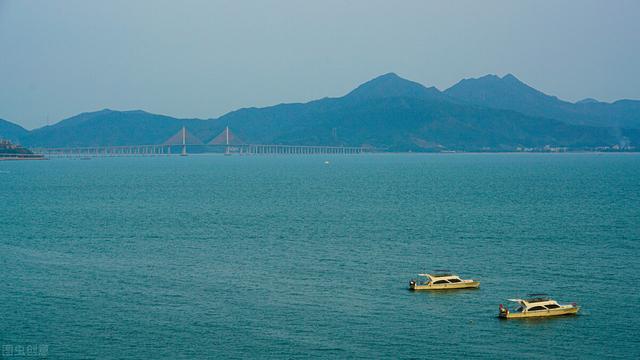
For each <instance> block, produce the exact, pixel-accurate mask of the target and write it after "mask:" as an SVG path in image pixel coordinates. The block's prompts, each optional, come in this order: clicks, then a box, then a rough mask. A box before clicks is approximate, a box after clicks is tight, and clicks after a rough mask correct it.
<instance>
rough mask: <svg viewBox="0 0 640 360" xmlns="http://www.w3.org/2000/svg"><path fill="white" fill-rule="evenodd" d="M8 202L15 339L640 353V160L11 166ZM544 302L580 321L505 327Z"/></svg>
mask: <svg viewBox="0 0 640 360" xmlns="http://www.w3.org/2000/svg"><path fill="white" fill-rule="evenodd" d="M326 159H329V160H330V161H331V163H330V164H329V165H326V164H324V160H326ZM0 203H1V204H2V206H0V236H1V238H0V267H1V270H0V274H1V279H2V289H1V291H0V344H1V345H3V351H8V350H9V349H12V350H16V349H17V347H18V346H24V347H26V346H28V345H32V344H34V345H40V346H41V348H42V345H46V350H47V355H48V357H49V358H55V359H58V358H60V359H62V358H64V359H67V358H70V359H84V358H101V359H104V358H128V359H159V358H168V359H193V358H264V357H275V358H297V357H308V356H314V357H321V358H336V357H339V358H343V357H348V358H412V357H413V358H416V357H417V358H507V357H509V358H538V359H547V358H582V359H585V358H638V357H640V339H639V338H638V334H639V333H640V325H639V324H638V322H639V321H640V313H638V312H637V309H636V308H637V307H638V305H640V295H639V293H640V292H639V291H638V284H639V282H640V261H639V260H638V255H640V155H634V154H560V155H558V154H555V155H551V154H461V155H455V154H452V155H367V156H352V157H351V156H343V157H339V156H338V157H321V156H318V157H316V156H310V157H223V156H191V157H188V158H178V157H173V158H160V157H158V158H112V159H97V160H92V161H78V160H51V161H40V162H2V163H0ZM437 268H449V269H452V270H456V271H457V272H459V273H460V274H461V275H462V276H463V277H466V278H474V279H475V278H477V279H479V280H480V281H481V283H482V285H481V288H480V289H479V290H471V291H460V292H453V293H452V292H448V293H412V292H409V291H407V290H406V288H407V282H408V280H409V279H410V278H412V277H414V276H415V274H416V273H419V272H424V271H428V270H432V269H437ZM529 292H546V293H549V294H551V295H553V297H554V298H556V299H557V300H559V301H561V302H574V301H575V302H578V303H579V304H580V305H581V306H582V307H583V312H582V314H581V315H579V316H575V317H563V318H557V319H546V320H534V321H526V320H525V321H518V320H511V321H501V320H499V319H497V318H496V317H495V316H496V315H497V311H498V305H499V304H500V303H504V302H505V301H504V299H505V298H510V297H518V296H523V295H524V294H526V293H529ZM8 346H10V347H11V348H9V347H8ZM4 355H5V357H6V358H12V357H11V356H10V355H8V353H6V354H4ZM14 355H15V352H14Z"/></svg>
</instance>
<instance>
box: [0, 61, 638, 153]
mask: <svg viewBox="0 0 640 360" xmlns="http://www.w3.org/2000/svg"><path fill="white" fill-rule="evenodd" d="M616 104H617V105H616ZM637 104H640V102H638V101H635V100H619V101H618V102H614V103H611V104H609V103H604V102H598V101H596V100H594V101H591V100H590V99H587V101H583V102H578V103H575V104H574V103H569V102H566V101H562V100H559V99H558V98H557V97H555V96H551V95H546V94H544V93H542V92H540V91H538V90H536V89H535V88H533V87H531V86H529V85H527V84H525V83H523V82H521V81H520V80H519V79H518V78H517V77H515V75H513V74H506V75H504V76H502V77H499V76H496V75H491V74H490V75H485V76H483V77H480V78H470V79H463V80H461V81H459V82H458V83H457V84H455V85H453V86H452V87H450V88H449V89H447V90H445V91H440V90H438V89H437V88H435V87H425V86H424V85H422V84H420V83H417V82H414V81H411V80H407V79H404V78H402V77H400V76H398V75H397V74H395V73H386V74H383V75H381V76H378V77H375V78H373V79H371V80H369V81H367V82H364V83H362V84H360V85H359V86H357V87H356V88H354V89H353V90H352V91H350V92H348V93H347V94H345V95H343V96H341V97H325V98H322V99H317V100H312V101H309V102H306V103H282V104H277V105H273V106H268V107H263V108H257V107H248V108H242V109H238V110H234V111H231V112H229V113H227V114H224V115H222V116H220V117H218V118H215V119H178V118H174V117H170V116H165V115H160V114H153V113H149V112H146V111H143V110H126V111H116V110H111V109H102V110H99V111H94V112H84V113H80V114H78V115H75V116H72V117H69V118H67V119H64V120H62V121H60V122H58V123H56V124H53V125H49V126H44V127H41V128H38V129H34V130H32V131H27V130H25V129H23V130H24V131H25V132H26V133H22V134H21V140H22V141H23V142H24V143H26V144H27V145H31V146H38V147H64V146H109V145H138V144H160V143H163V142H164V141H165V140H166V139H168V138H169V137H171V136H172V135H174V134H175V133H176V132H177V131H179V130H180V128H181V127H182V126H186V127H188V129H189V131H190V132H191V133H193V134H194V136H196V137H198V138H199V139H200V140H201V141H203V142H205V143H206V142H208V141H210V140H211V139H213V138H214V137H215V136H217V135H218V134H219V133H220V132H221V131H222V130H223V129H224V127H225V126H230V127H231V128H232V130H233V132H234V133H237V134H238V136H239V137H240V138H242V139H243V140H245V141H247V142H251V143H264V144H266V143H281V144H296V145H332V146H341V145H344V146H346V145H348V146H360V145H367V146H375V147H378V148H381V149H388V150H393V151H440V150H465V151H476V150H482V151H484V150H496V151H509V150H514V149H517V148H530V147H536V148H537V147H542V146H558V147H570V148H590V147H606V146H609V147H610V146H613V145H614V144H634V145H635V144H638V143H640V135H639V133H640V130H638V129H627V128H625V127H623V126H620V125H619V123H618V122H614V123H613V125H614V126H606V125H608V124H606V123H602V122H598V121H594V120H593V119H596V120H597V116H595V115H594V116H593V117H592V119H591V120H590V121H585V119H584V116H583V117H579V120H580V121H576V119H575V116H576V114H578V115H580V114H584V113H592V115H593V114H594V113H595V114H596V115H598V114H607V113H610V112H611V111H612V110H611V109H614V110H615V111H617V113H616V114H619V113H620V110H619V109H627V110H626V111H627V112H626V113H625V112H622V113H621V114H622V115H620V116H622V117H623V119H622V120H625V121H627V122H628V120H629V119H636V118H637V116H638V114H640V108H639V110H638V111H635V106H636V105H637ZM537 106H542V107H543V108H544V109H543V110H542V111H541V110H539V109H537V108H536V107H537ZM558 112H559V114H560V115H561V116H560V119H558V118H557V115H558V114H557V113H558ZM567 113H569V114H571V115H572V116H574V118H571V117H568V116H566V114H567ZM554 116H555V117H554ZM567 117H568V119H567ZM593 122H595V123H596V124H594V123H593ZM631 123H632V125H633V122H631ZM598 125H599V126H598ZM639 127H640V125H639ZM1 129H2V128H1V127H0V130H1ZM1 135H2V133H1V132H0V136H1Z"/></svg>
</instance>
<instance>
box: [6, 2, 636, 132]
mask: <svg viewBox="0 0 640 360" xmlns="http://www.w3.org/2000/svg"><path fill="white" fill-rule="evenodd" d="M639 18H640V1H636V0H628V1H623V0H602V1H591V0H575V1H562V0H548V1H544V0H534V1H529V0H519V1H511V0H489V1H478V0H460V1H426V0H420V1H402V2H395V1H377V0H368V1H364V0H363V1H344V0H342V1H337V0H336V1H334V0H322V1H293V0H286V1H284V0H283V1H257V0H256V1H214V0H203V1H161V0H154V1H140V0H126V1H120V0H110V1H98V0H95V1H94V0H73V1H72V0H57V1H32V0H0V118H2V119H5V120H9V121H12V122H14V123H17V124H20V125H22V126H24V127H26V128H28V129H33V128H36V127H40V126H43V125H46V124H48V123H49V124H53V123H55V122H57V121H59V120H61V119H64V118H67V117H70V116H73V115H76V114H78V113H80V112H87V111H95V110H100V109H104V108H110V109H117V110H132V109H142V110H146V111H149V112H153V113H160V114H165V115H170V116H175V117H182V118H192V117H197V118H214V117H218V116H220V115H223V114H224V113H226V112H229V111H232V110H235V109H238V108H242V107H252V106H256V107H262V106H269V105H275V104H279V103H283V102H305V101H309V100H313V99H317V98H322V97H327V96H330V97H335V96H342V95H344V94H346V93H347V92H349V91H350V90H351V89H353V88H355V87H356V86H357V85H359V84H360V83H363V82H365V81H367V80H370V79H371V78H374V77H376V76H378V75H381V74H384V73H387V72H395V73H397V74H398V75H400V76H402V77H404V78H407V79H410V80H413V81H417V82H420V83H422V84H424V85H426V86H436V87H437V88H439V89H441V90H444V89H446V88H448V87H449V86H451V85H453V84H455V83H456V82H458V81H459V80H460V79H463V78H470V77H480V76H483V75H485V74H498V75H504V74H507V73H512V74H514V75H515V76H517V77H518V78H519V79H520V80H522V81H524V82H525V83H528V84H529V85H531V86H533V87H535V88H537V89H539V90H541V91H543V92H545V93H547V94H550V95H556V96H558V97H560V98H561V99H565V100H569V101H577V100H580V99H583V98H587V97H593V98H596V99H598V100H602V101H612V100H617V99H622V98H630V99H640V21H638V19H639Z"/></svg>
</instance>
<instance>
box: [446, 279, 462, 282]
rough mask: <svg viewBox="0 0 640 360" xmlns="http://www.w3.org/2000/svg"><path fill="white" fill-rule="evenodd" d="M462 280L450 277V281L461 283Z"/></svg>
mask: <svg viewBox="0 0 640 360" xmlns="http://www.w3.org/2000/svg"><path fill="white" fill-rule="evenodd" d="M460 281H461V280H460V279H449V282H452V283H459V282H460Z"/></svg>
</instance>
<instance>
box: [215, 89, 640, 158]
mask: <svg viewBox="0 0 640 360" xmlns="http://www.w3.org/2000/svg"><path fill="white" fill-rule="evenodd" d="M219 121H224V122H225V123H227V124H229V126H230V127H231V128H232V129H234V131H235V132H236V133H237V134H239V136H242V137H243V138H245V139H252V140H253V139H255V140H257V142H259V143H282V144H306V145H334V146H340V145H345V146H360V145H371V146H374V147H377V148H380V149H385V150H390V151H440V150H447V149H448V150H467V151H477V150H487V149H491V150H496V151H503V150H514V149H516V148H517V147H539V148H540V147H544V146H545V145H552V146H562V147H571V148H588V147H593V146H606V145H614V144H619V143H627V142H628V141H632V142H633V143H637V142H639V141H640V131H634V130H628V131H625V132H624V133H622V132H620V131H616V130H614V129H609V128H599V127H587V126H577V125H570V124H565V123H563V122H560V121H557V120H553V119H547V118H535V117H530V116H526V115H523V114H520V113H517V112H514V111H509V110H498V109H491V108H481V107H477V106H473V105H464V104H456V103H450V102H446V101H439V100H424V99H420V98H417V97H395V96H393V97H382V98H371V99H364V100H360V99H358V100H355V101H354V100H353V99H352V98H350V97H349V96H348V95H347V96H345V97H343V98H338V99H324V100H319V101H316V102H312V103H308V104H282V105H277V106H274V107H270V108H264V109H246V110H240V111H236V112H234V113H231V114H228V115H226V116H223V117H222V118H220V119H219ZM630 139H633V140H630Z"/></svg>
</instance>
